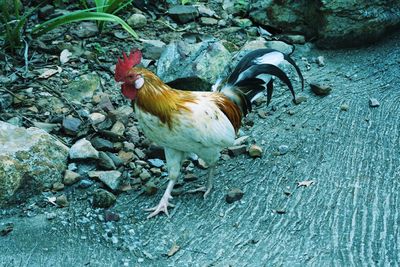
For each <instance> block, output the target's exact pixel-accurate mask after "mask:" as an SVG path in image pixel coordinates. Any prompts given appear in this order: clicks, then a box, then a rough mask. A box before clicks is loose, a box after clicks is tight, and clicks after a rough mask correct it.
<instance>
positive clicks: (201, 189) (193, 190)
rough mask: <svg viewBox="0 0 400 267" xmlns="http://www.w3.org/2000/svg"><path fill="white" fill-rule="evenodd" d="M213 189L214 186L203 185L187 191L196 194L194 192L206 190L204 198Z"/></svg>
mask: <svg viewBox="0 0 400 267" xmlns="http://www.w3.org/2000/svg"><path fill="white" fill-rule="evenodd" d="M211 189H212V186H208V187H206V186H202V187H199V188H196V189H192V190H189V191H187V193H189V194H194V193H198V192H204V194H203V198H204V199H206V198H207V196H208V194H210V192H211Z"/></svg>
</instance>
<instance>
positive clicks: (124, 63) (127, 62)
mask: <svg viewBox="0 0 400 267" xmlns="http://www.w3.org/2000/svg"><path fill="white" fill-rule="evenodd" d="M122 56H123V59H120V58H118V63H117V65H116V66H115V76H114V78H115V80H116V81H117V82H122V81H123V79H124V78H125V76H126V73H127V72H128V70H130V69H131V68H132V67H134V66H136V65H137V64H139V63H140V61H141V59H142V52H140V50H139V49H135V50H132V51H131V53H130V54H129V57H128V56H126V54H125V52H122Z"/></svg>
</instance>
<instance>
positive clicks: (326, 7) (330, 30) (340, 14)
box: [249, 0, 400, 48]
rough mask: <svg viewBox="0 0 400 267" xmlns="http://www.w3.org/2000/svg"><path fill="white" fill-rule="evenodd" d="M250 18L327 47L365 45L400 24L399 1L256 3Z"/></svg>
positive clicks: (313, 0) (312, 0)
mask: <svg viewBox="0 0 400 267" xmlns="http://www.w3.org/2000/svg"><path fill="white" fill-rule="evenodd" d="M249 15H250V17H251V18H252V19H253V21H255V22H256V23H259V24H261V25H266V26H269V27H273V28H276V29H279V30H283V31H284V32H286V33H289V32H292V33H301V34H304V35H306V36H307V37H309V38H310V37H317V44H318V45H319V46H320V47H325V48H338V47H346V46H357V45H363V44H365V43H366V42H372V41H375V40H377V39H379V38H380V37H381V36H382V35H383V34H384V33H385V32H387V31H388V30H390V29H392V28H395V27H396V26H397V27H398V26H399V25H400V1H384V0H355V1H345V0H335V1H319V0H311V1H307V0H300V1H298V0H284V1H270V0H264V1H255V2H254V3H252V5H251V12H250V13H249Z"/></svg>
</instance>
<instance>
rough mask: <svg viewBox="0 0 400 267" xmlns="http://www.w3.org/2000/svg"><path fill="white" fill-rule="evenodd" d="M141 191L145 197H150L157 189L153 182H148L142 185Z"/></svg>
mask: <svg viewBox="0 0 400 267" xmlns="http://www.w3.org/2000/svg"><path fill="white" fill-rule="evenodd" d="M143 190H144V192H145V193H146V195H149V196H151V195H154V194H155V193H157V190H158V188H157V186H156V185H155V184H154V183H153V182H151V181H150V182H147V183H146V184H145V185H144V187H143Z"/></svg>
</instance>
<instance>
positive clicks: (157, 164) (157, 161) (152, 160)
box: [147, 159, 164, 168]
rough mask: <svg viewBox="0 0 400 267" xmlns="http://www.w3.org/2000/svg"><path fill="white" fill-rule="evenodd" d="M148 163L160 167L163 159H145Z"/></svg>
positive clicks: (162, 164)
mask: <svg viewBox="0 0 400 267" xmlns="http://www.w3.org/2000/svg"><path fill="white" fill-rule="evenodd" d="M147 161H148V162H149V163H150V166H153V167H156V168H161V167H162V166H164V161H162V160H161V159H149V160H147Z"/></svg>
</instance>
